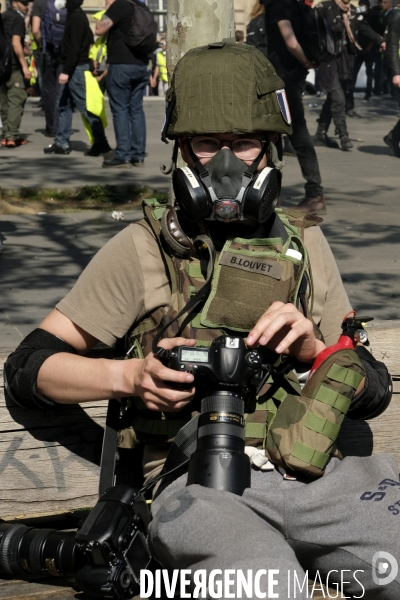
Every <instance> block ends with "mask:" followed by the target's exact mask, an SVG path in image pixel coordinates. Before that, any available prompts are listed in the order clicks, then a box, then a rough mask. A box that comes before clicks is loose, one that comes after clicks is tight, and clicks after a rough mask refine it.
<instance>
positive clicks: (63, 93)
mask: <svg viewBox="0 0 400 600" xmlns="http://www.w3.org/2000/svg"><path fill="white" fill-rule="evenodd" d="M88 70H89V65H88V64H85V65H78V66H77V67H76V69H75V71H74V72H73V74H72V76H71V77H70V79H69V81H68V83H65V84H64V85H60V89H59V92H58V110H59V121H58V128H57V134H56V137H55V139H54V142H55V143H56V144H57V145H58V146H61V147H62V148H68V147H69V138H70V137H71V130H72V113H73V109H74V107H76V108H77V109H78V110H79V112H80V113H81V114H82V115H83V116H84V117H86V119H87V120H88V121H89V124H90V128H91V130H92V133H93V137H94V143H95V144H96V143H98V144H104V143H106V142H107V139H106V136H105V134H104V127H103V124H102V122H101V120H100V118H99V117H96V115H94V114H93V113H91V112H88V111H87V109H86V84H85V71H88Z"/></svg>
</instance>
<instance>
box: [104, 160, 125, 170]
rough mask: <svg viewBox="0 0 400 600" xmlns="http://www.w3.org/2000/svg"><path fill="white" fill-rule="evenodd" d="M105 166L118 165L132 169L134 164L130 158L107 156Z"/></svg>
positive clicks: (119, 167)
mask: <svg viewBox="0 0 400 600" xmlns="http://www.w3.org/2000/svg"><path fill="white" fill-rule="evenodd" d="M103 167H117V168H118V169H130V168H131V167H132V164H131V162H130V161H129V160H120V159H119V158H105V159H104V160H103Z"/></svg>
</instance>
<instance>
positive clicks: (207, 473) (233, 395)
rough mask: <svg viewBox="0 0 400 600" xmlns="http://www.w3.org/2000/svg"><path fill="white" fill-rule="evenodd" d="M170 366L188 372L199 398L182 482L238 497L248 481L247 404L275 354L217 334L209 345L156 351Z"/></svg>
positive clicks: (237, 338)
mask: <svg viewBox="0 0 400 600" xmlns="http://www.w3.org/2000/svg"><path fill="white" fill-rule="evenodd" d="M159 356H160V359H161V360H162V362H163V363H164V364H165V365H166V366H168V367H169V368H170V369H175V370H176V371H183V372H186V373H192V374H193V375H194V377H195V386H196V396H197V397H200V398H201V408H200V416H199V420H198V429H197V447H196V450H195V451H194V452H193V454H192V455H191V457H190V461H189V470H188V479H187V485H190V484H199V485H202V486H204V487H210V488H213V489H217V490H223V491H228V492H231V493H233V494H237V495H239V496H241V495H242V494H243V492H244V490H245V489H246V488H248V487H250V485H251V471H250V461H249V457H248V456H247V454H246V453H245V434H244V425H245V423H244V413H245V405H246V403H247V402H248V401H249V400H250V399H251V398H253V397H254V396H255V395H256V394H257V390H258V388H259V387H261V385H262V383H263V382H264V381H265V379H266V378H267V377H268V375H269V373H270V371H271V364H273V363H274V362H275V360H276V354H275V353H274V352H271V351H269V350H267V349H266V348H259V349H257V350H254V349H249V348H247V347H246V345H245V343H244V341H243V339H242V338H240V337H229V336H225V335H223V336H220V337H218V338H217V339H216V340H214V341H213V342H212V343H211V345H210V346H209V347H201V346H198V347H194V348H193V347H192V346H178V347H176V348H173V349H172V350H169V351H165V350H163V349H160V353H159Z"/></svg>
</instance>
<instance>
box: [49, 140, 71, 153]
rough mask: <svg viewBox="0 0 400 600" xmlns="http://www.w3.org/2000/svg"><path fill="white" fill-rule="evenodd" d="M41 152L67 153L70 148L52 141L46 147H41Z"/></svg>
mask: <svg viewBox="0 0 400 600" xmlns="http://www.w3.org/2000/svg"><path fill="white" fill-rule="evenodd" d="M43 152H44V153H45V154H69V153H70V152H71V148H70V147H69V146H68V148H63V147H62V146H59V145H58V144H56V143H55V142H54V143H53V144H51V145H50V146H47V148H43Z"/></svg>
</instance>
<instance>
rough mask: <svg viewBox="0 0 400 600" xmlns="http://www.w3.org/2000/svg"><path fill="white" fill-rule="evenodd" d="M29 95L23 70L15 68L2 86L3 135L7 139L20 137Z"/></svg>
mask: <svg viewBox="0 0 400 600" xmlns="http://www.w3.org/2000/svg"><path fill="white" fill-rule="evenodd" d="M27 97H28V95H27V93H26V90H25V81H24V76H23V74H22V71H21V70H20V69H15V70H13V71H12V73H11V77H10V79H9V80H8V81H7V82H6V83H4V84H3V85H1V86H0V114H1V120H2V122H3V134H2V137H3V138H5V139H6V140H16V139H18V138H19V128H20V125H21V120H22V115H23V113H24V106H25V102H26V99H27Z"/></svg>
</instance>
